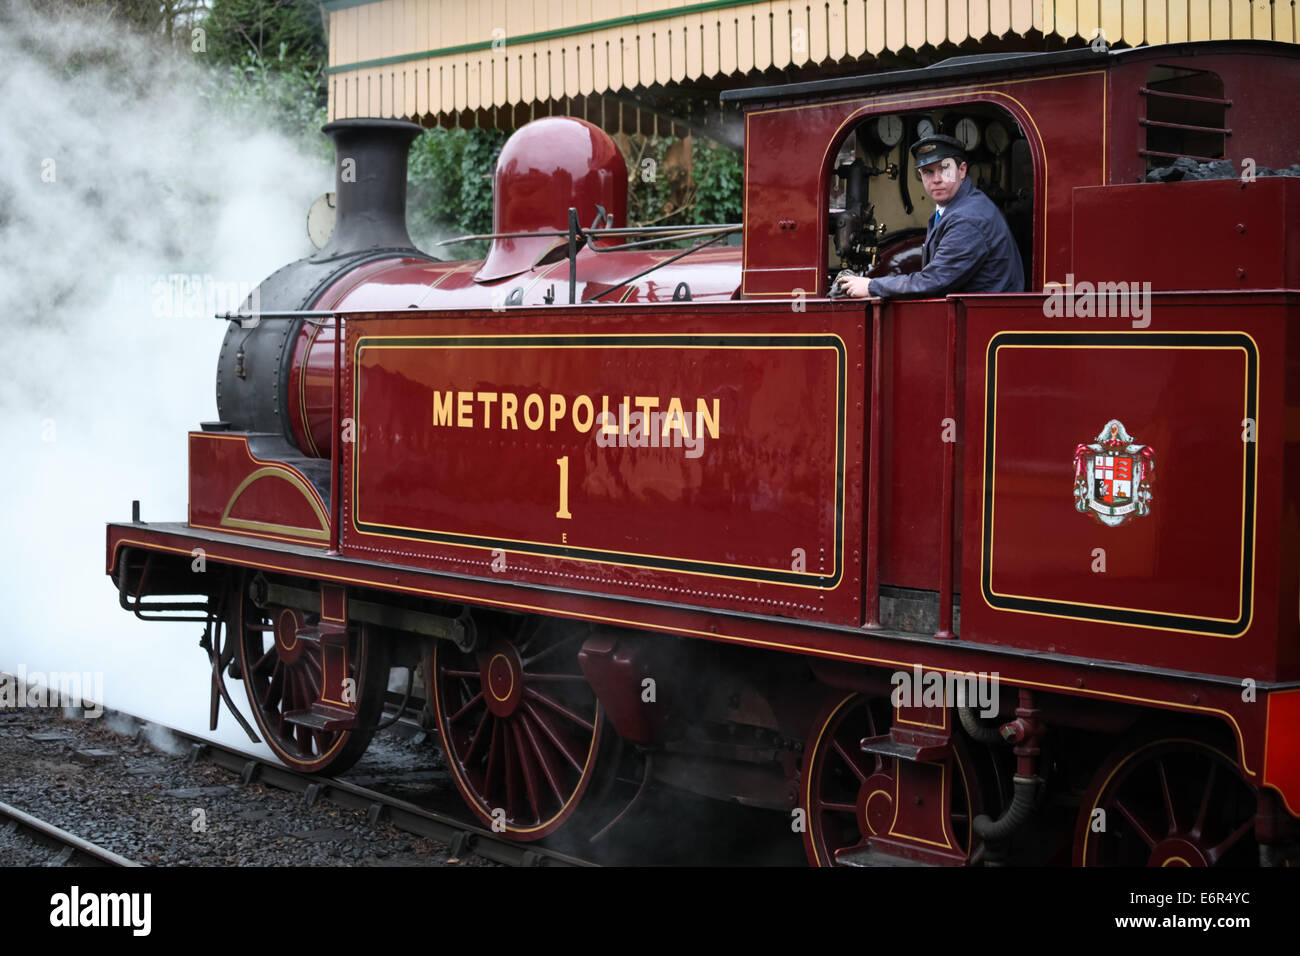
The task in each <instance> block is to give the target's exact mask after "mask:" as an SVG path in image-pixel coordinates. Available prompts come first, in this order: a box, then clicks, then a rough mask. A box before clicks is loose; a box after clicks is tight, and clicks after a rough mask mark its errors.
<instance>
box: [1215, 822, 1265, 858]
mask: <svg viewBox="0 0 1300 956" xmlns="http://www.w3.org/2000/svg"><path fill="white" fill-rule="evenodd" d="M1254 828H1255V820H1254V817H1253V816H1252V817H1248V818H1247V819H1246V820H1245V822H1243V823H1242V824H1241V826H1239V827H1237V829H1235V830H1233V831H1232V833H1230V834H1228V836H1227V837H1226V838H1225V839H1224V840H1223V842H1222V843H1220V844H1218V845H1217V846H1214V847H1211V848H1210V849H1209V850H1207V851H1206V853H1205V858H1206V859H1207V860H1209V861H1210V866H1214V864H1216V863H1218V862H1219V860H1220V859H1221V858H1222V857H1223V854H1225V853H1227V852H1228V851H1229V850H1231V849H1232V848H1233V847H1234V846H1236V845H1237V841H1238V840H1240V839H1241V838H1242V837H1244V836H1245V835H1246V834H1247V833H1249V832H1250V831H1251V830H1253V829H1254Z"/></svg>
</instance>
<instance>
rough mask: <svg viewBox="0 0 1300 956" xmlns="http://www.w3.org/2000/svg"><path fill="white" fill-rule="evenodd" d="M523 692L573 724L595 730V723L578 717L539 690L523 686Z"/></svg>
mask: <svg viewBox="0 0 1300 956" xmlns="http://www.w3.org/2000/svg"><path fill="white" fill-rule="evenodd" d="M524 693H525V694H527V695H528V696H529V697H531V698H533V700H535V701H538V702H539V703H543V704H545V705H546V706H547V707H549V708H551V710H553V711H555V712H556V713H557V714H560V715H561V716H563V717H567V718H568V719H569V720H571V721H573V722H574V723H575V724H577V725H579V726H580V727H583V728H585V729H586V730H588V731H591V732H593V733H594V732H595V730H596V725H595V724H594V723H592V722H590V721H588V720H584V719H583V718H582V717H579V716H578V715H577V714H575V713H574V712H573V711H571V710H569V708H567V707H565V706H564V705H563V704H561V703H560V702H559V701H556V700H553V699H552V698H550V697H548V696H546V695H545V694H543V693H541V692H540V691H537V690H534V689H533V688H531V687H525V688H524Z"/></svg>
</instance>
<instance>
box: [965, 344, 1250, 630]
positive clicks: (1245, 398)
mask: <svg viewBox="0 0 1300 956" xmlns="http://www.w3.org/2000/svg"><path fill="white" fill-rule="evenodd" d="M1069 331H1070V330H1062V331H1047V330H1041V329H1029V330H1017V331H1016V334H1017V335H1061V334H1063V332H1064V333H1067V334H1068V333H1069ZM1078 334H1080V335H1090V334H1095V333H1090V332H1087V331H1079V333H1078ZM1102 334H1107V335H1111V334H1121V335H1134V336H1141V335H1145V334H1146V333H1144V332H1136V331H1135V332H1119V333H1112V332H1108V333H1102ZM1171 334H1177V335H1240V336H1243V337H1245V338H1248V339H1250V342H1251V344H1252V345H1253V346H1254V348H1255V355H1256V358H1257V359H1258V356H1259V343H1257V342H1256V341H1255V338H1254V336H1252V335H1250V334H1249V333H1246V332H1242V331H1239V330H1234V331H1222V330H1220V331H1178V332H1176V333H1171ZM997 337H998V335H997V334H995V335H993V336H992V337H991V338H990V339H989V343H988V345H987V346H985V349H984V355H985V362H984V370H985V371H984V376H985V377H984V393H985V395H986V396H987V395H988V352H989V349H990V348H992V346H993V342H994V340H995V339H996V338H997ZM1003 349H1092V350H1095V349H1100V350H1108V351H1115V350H1121V351H1133V350H1147V351H1149V350H1157V351H1170V350H1179V349H1189V350H1191V349H1195V350H1203V351H1216V352H1220V351H1230V352H1240V353H1241V354H1242V356H1243V357H1245V358H1246V359H1247V361H1248V359H1249V356H1248V355H1247V352H1246V350H1245V349H1244V348H1242V347H1241V346H1238V345H1205V346H1200V345H1137V344H1135V345H998V346H997V351H998V352H999V353H1000V352H1001V351H1002V350H1003ZM1248 370H1249V364H1247V366H1246V370H1245V371H1243V374H1242V379H1243V382H1244V385H1243V394H1242V404H1243V410H1244V409H1247V408H1249V398H1250V396H1249V393H1247V392H1246V391H1245V388H1246V387H1248V386H1249V384H1250V376H1249V375H1248V374H1247V372H1248ZM1255 408H1256V420H1255V438H1256V441H1257V442H1258V440H1259V418H1258V412H1259V379H1258V376H1257V377H1256V381H1255ZM997 421H998V395H997V394H996V393H995V394H994V395H993V460H994V461H995V462H996V461H997V457H998V432H997ZM984 427H985V428H987V427H988V423H987V422H986V423H985V426H984ZM986 447H987V445H986ZM1242 447H1243V451H1242V464H1241V486H1242V495H1241V511H1242V522H1241V564H1242V565H1244V564H1245V561H1246V521H1245V514H1246V501H1247V499H1248V498H1249V497H1250V496H1249V495H1247V493H1246V492H1247V489H1246V457H1245V455H1246V452H1245V450H1244V449H1245V446H1244V445H1243V446H1242ZM987 466H988V462H987V460H984V461H982V467H983V468H984V469H985V470H982V471H981V475H983V474H984V473H985V472H986V470H987ZM993 479H994V480H993V490H992V495H991V504H990V506H989V515H988V520H989V524H990V528H989V554H988V559H989V591H990V592H992V593H993V594H994V595H996V596H997V597H1005V598H1018V599H1021V600H1029V601H1052V602H1053V603H1069V604H1075V605H1078V606H1081V607H1095V608H1101V609H1104V610H1116V611H1134V612H1137V613H1142V614H1169V615H1173V616H1177V617H1183V618H1188V619H1191V620H1195V621H1222V622H1229V623H1230V622H1232V621H1235V620H1238V619H1239V618H1240V616H1241V606H1242V604H1243V603H1244V602H1245V599H1246V594H1245V592H1240V591H1239V592H1238V594H1237V617H1236V618H1228V617H1206V616H1204V615H1199V614H1182V613H1179V612H1177V611H1164V610H1153V609H1151V608H1129V607H1119V606H1117V605H1112V604H1091V603H1089V602H1087V601H1068V602H1066V601H1062V600H1059V599H1054V598H1044V597H1034V596H1032V595H1027V594H1006V593H1003V592H1002V591H998V590H997V589H996V588H994V587H993V536H994V532H995V531H996V529H997V522H996V520H995V514H996V510H997V471H996V469H995V470H994V472H993ZM1258 490H1259V468H1258V467H1256V469H1255V491H1256V492H1257V493H1256V495H1255V496H1254V497H1255V502H1254V505H1255V509H1254V513H1253V517H1254V519H1255V520H1254V521H1253V522H1252V525H1251V530H1252V538H1251V540H1250V553H1251V554H1254V553H1255V540H1256V539H1255V537H1254V536H1257V535H1258V533H1259V529H1258V518H1259V501H1258V497H1259V496H1258ZM984 557H985V556H984V542H983V536H982V535H981V537H980V563H979V567H980V568H983V566H984ZM1240 572H1241V568H1240V567H1238V580H1240V578H1241V574H1240ZM1256 573H1257V568H1256V567H1255V562H1252V563H1251V568H1250V584H1249V593H1251V594H1252V595H1253V594H1254V593H1255V574H1256ZM980 593H981V599H983V588H981V589H980ZM984 604H985V606H986V607H990V605H989V604H988V602H987V601H985V602H984ZM1255 604H1256V602H1255V601H1251V604H1250V616H1249V617H1248V618H1246V620H1245V622H1244V623H1243V624H1242V627H1241V630H1240V631H1239V632H1238V633H1236V634H1207V633H1204V632H1202V631H1188V630H1185V629H1184V628H1179V627H1160V626H1157V625H1154V624H1137V623H1131V622H1128V621H1095V620H1093V619H1091V618H1081V617H1075V616H1073V615H1069V614H1053V613H1051V612H1050V611H1031V610H1027V609H1024V608H1004V607H999V608H992V610H995V611H1000V612H1003V613H1007V614H1031V615H1034V616H1037V617H1054V618H1061V619H1063V620H1068V621H1087V622H1088V623H1091V624H1111V625H1114V626H1116V627H1136V628H1141V629H1146V630H1152V631H1167V632H1172V633H1175V634H1194V635H1196V636H1198V637H1217V638H1224V639H1227V640H1236V639H1237V638H1240V637H1242V636H1243V635H1245V634H1246V633H1247V632H1248V631H1249V630H1250V626H1251V624H1252V623H1253V621H1254V619H1255Z"/></svg>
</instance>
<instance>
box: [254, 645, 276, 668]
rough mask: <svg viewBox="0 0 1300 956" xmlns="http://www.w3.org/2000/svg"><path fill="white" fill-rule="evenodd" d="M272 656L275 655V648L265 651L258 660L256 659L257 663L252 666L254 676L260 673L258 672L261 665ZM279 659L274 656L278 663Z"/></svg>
mask: <svg viewBox="0 0 1300 956" xmlns="http://www.w3.org/2000/svg"><path fill="white" fill-rule="evenodd" d="M273 654H275V648H274V647H272V648H271V649H270V650H269V651H267V652H266V653H265V654H263V655H262V656H261V657H259V658H258V659H257V663H256V664H254V665H253V673H254V674H256V673H257V672H258V671H260V670H261V669H262V665H263V664H265V663H266V662H267V661H268V660H269V659H270V657H271V655H273ZM279 659H280V658H279V655H276V658H275V660H276V661H279ZM272 663H275V662H274V661H273V662H272Z"/></svg>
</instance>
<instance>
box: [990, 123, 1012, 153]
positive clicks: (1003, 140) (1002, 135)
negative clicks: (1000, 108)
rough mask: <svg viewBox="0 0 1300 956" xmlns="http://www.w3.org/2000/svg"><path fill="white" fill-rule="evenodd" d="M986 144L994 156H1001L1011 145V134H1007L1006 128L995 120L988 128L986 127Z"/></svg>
mask: <svg viewBox="0 0 1300 956" xmlns="http://www.w3.org/2000/svg"><path fill="white" fill-rule="evenodd" d="M984 142H985V143H986V144H987V145H988V148H989V149H990V150H991V151H992V153H993V155H994V156H1001V155H1002V154H1003V153H1005V152H1006V151H1007V147H1008V146H1010V145H1011V134H1010V133H1008V132H1007V128H1006V127H1005V126H1003V125H1002V124H1001V123H999V122H998V121H997V120H993V121H992V122H990V123H989V125H988V126H986V127H984Z"/></svg>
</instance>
